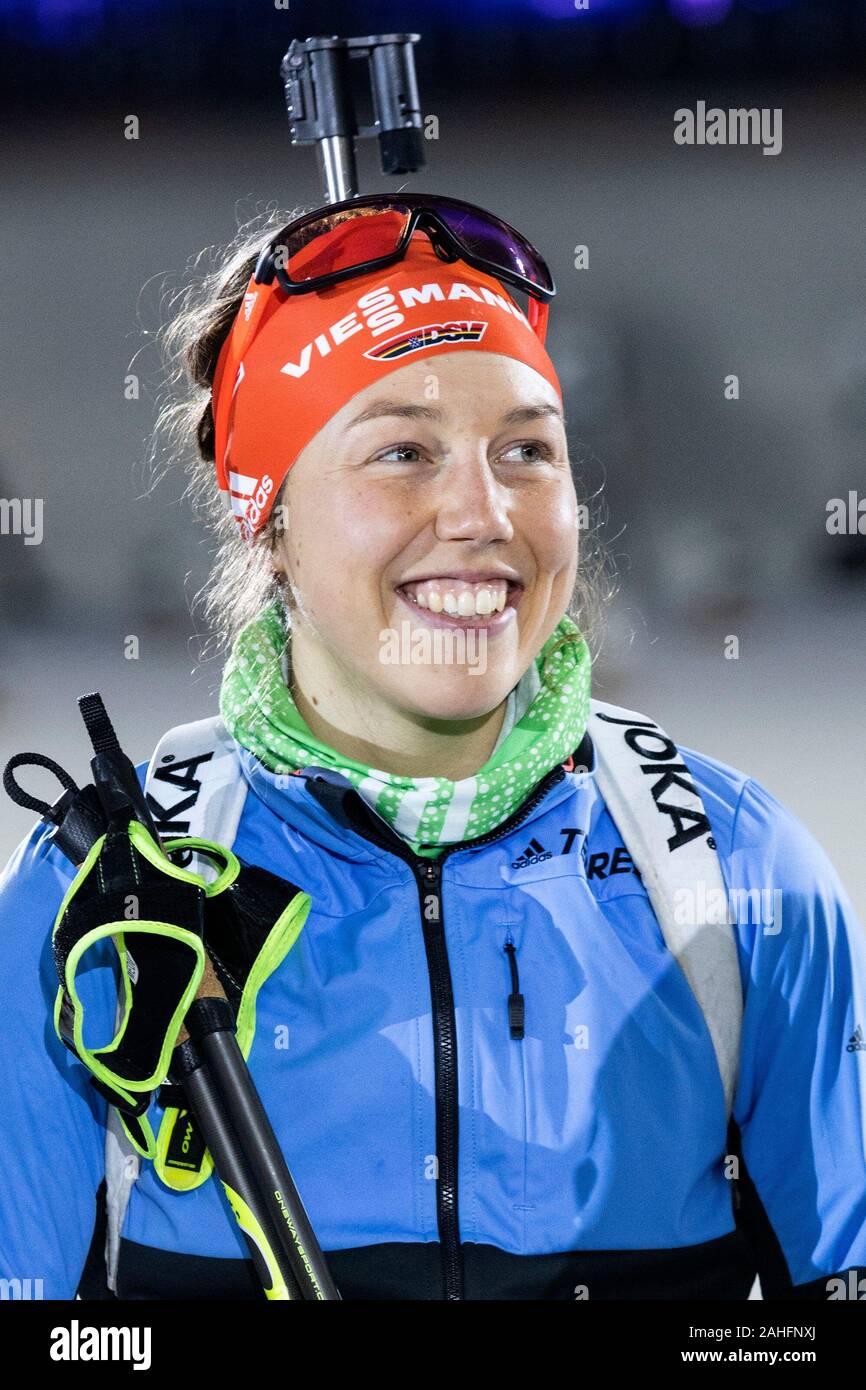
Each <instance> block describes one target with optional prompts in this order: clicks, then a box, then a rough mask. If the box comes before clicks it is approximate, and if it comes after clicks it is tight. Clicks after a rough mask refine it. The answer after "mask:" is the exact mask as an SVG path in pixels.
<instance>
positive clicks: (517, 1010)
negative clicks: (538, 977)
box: [503, 940, 526, 1042]
mask: <svg viewBox="0 0 866 1390" xmlns="http://www.w3.org/2000/svg"><path fill="white" fill-rule="evenodd" d="M503 949H504V951H505V953H506V955H507V956H508V966H509V969H510V970H511V993H510V994H509V996H508V1028H509V1031H510V1033H511V1036H512V1038H515V1039H517V1041H518V1042H519V1041H520V1040H521V1039H522V1037H523V1023H524V1017H525V1012H526V1010H525V1001H524V998H523V995H522V994H521V993H520V978H519V976H518V974H517V950H516V948H515V945H514V942H513V941H511V940H508V941H506V943H505V946H504V947H503Z"/></svg>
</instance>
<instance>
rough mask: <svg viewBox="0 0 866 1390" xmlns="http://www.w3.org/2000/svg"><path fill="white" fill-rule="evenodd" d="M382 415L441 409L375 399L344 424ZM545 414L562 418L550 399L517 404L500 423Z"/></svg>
mask: <svg viewBox="0 0 866 1390" xmlns="http://www.w3.org/2000/svg"><path fill="white" fill-rule="evenodd" d="M384 415H396V416H398V417H399V418H401V419H404V420H440V419H441V418H442V412H441V410H437V409H436V408H435V407H434V406H430V405H407V404H405V403H404V402H401V401H376V402H374V404H373V405H370V406H368V407H367V409H366V410H362V411H361V413H360V415H356V416H355V417H354V418H353V419H352V420H350V421H349V423H348V425H347V426H346V429H347V430H350V429H352V428H353V427H354V426H355V425H363V424H365V423H366V422H367V421H368V420H378V419H379V418H380V417H381V416H384ZM547 415H553V416H555V417H556V419H558V420H564V416H563V413H562V410H561V409H560V407H559V406H558V405H553V404H552V403H551V402H550V401H539V402H538V403H537V404H533V405H518V406H515V408H514V409H513V410H509V411H507V413H506V414H505V415H503V416H502V419H501V421H500V423H501V424H502V425H517V424H521V423H522V422H523V421H524V420H541V419H543V418H544V417H545V416H547Z"/></svg>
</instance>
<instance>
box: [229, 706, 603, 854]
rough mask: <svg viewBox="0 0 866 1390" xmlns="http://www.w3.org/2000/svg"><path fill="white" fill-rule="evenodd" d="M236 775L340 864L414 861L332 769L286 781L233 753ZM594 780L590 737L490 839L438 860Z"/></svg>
mask: <svg viewBox="0 0 866 1390" xmlns="http://www.w3.org/2000/svg"><path fill="white" fill-rule="evenodd" d="M238 755H239V758H240V764H241V770H242V772H243V775H244V778H245V780H246V782H247V783H248V785H249V787H250V790H251V791H252V792H253V793H254V794H255V795H256V796H257V797H258V798H259V799H260V800H261V801H263V802H264V803H265V805H266V806H267V807H268V809H269V810H270V811H271V812H272V813H273V814H274V815H275V816H277V817H279V819H281V820H283V821H285V822H286V823H287V824H288V825H289V826H290V827H291V828H292V829H294V830H297V831H298V832H299V833H301V834H303V835H305V836H307V837H308V838H309V839H312V840H314V841H315V842H316V843H317V844H319V845H320V846H321V847H322V848H323V849H325V850H326V851H327V852H329V853H332V854H336V855H337V856H338V857H341V858H349V859H352V860H356V861H359V862H360V861H368V862H369V861H371V860H378V859H380V858H381V855H382V853H383V851H384V852H385V853H388V854H393V855H394V856H395V857H397V858H398V859H405V860H407V861H409V862H412V861H414V859H415V855H414V854H413V853H412V850H411V849H410V847H409V845H407V843H406V841H405V840H403V839H402V838H401V837H400V836H399V835H397V834H396V833H395V832H394V831H393V830H392V829H391V827H390V825H388V823H387V821H385V820H383V819H382V817H381V816H378V815H377V814H376V813H375V811H373V810H371V809H370V807H369V806H368V805H367V803H366V802H365V801H364V799H363V798H362V797H361V796H360V795H359V793H358V792H357V791H356V790H355V788H354V787H353V786H352V784H351V782H349V780H348V779H347V778H346V777H344V776H343V775H342V773H340V772H337V771H335V770H334V769H332V768H323V767H307V768H304V769H303V770H302V771H301V772H300V773H297V774H293V775H291V776H285V775H283V776H279V775H277V774H275V773H273V772H271V771H270V770H269V769H268V768H267V767H265V765H264V763H262V762H260V761H259V759H258V758H257V757H256V756H255V754H253V753H251V752H250V751H249V750H248V749H246V748H242V747H240V746H239V747H238ZM590 779H592V781H594V780H595V751H594V749H593V746H592V739H591V738H590V735H589V733H588V732H587V733H585V734H584V736H583V739H582V740H581V743H580V746H579V747H578V748H577V749H576V750H575V752H574V754H573V755H572V757H571V759H570V760H569V763H566V764H565V765H564V766H563V767H558V768H553V769H552V770H551V771H550V772H548V773H547V774H546V775H545V776H544V777H543V778H542V779H541V781H540V782H539V783H538V784H537V785H536V786H535V787H534V788H533V790H532V791H531V792H530V794H529V796H528V797H527V798H526V800H525V801H524V802H523V803H522V805H521V806H519V807H518V808H517V810H516V811H515V812H514V813H513V814H512V815H511V816H509V817H508V819H507V820H506V821H504V822H503V824H502V825H501V826H499V827H497V829H496V830H494V831H492V832H491V833H490V834H489V835H484V836H482V837H481V838H480V839H478V840H474V841H473V840H465V841H463V842H462V843H460V844H455V845H449V846H448V847H447V848H446V849H445V851H444V853H443V855H441V856H440V859H441V858H443V857H446V856H450V855H452V854H455V853H457V852H459V851H467V852H472V851H474V850H478V849H481V848H482V847H483V846H484V845H486V844H489V843H490V842H491V841H493V840H498V839H500V838H504V837H505V836H506V835H507V834H508V833H509V831H510V830H511V829H512V828H514V827H516V826H517V825H518V824H520V825H524V824H529V823H530V822H531V821H532V820H534V819H535V818H536V817H537V816H540V815H543V814H544V813H545V812H546V811H548V810H549V809H550V807H551V806H554V805H556V804H557V803H558V802H560V801H562V800H564V799H565V798H566V797H567V796H569V795H571V794H572V792H573V791H574V789H575V786H576V785H584V784H585V783H586V782H588V781H589V780H590Z"/></svg>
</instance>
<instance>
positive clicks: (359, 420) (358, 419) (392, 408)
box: [346, 401, 442, 430]
mask: <svg viewBox="0 0 866 1390" xmlns="http://www.w3.org/2000/svg"><path fill="white" fill-rule="evenodd" d="M380 415H399V416H401V417H402V418H403V419H406V420H416V419H422V420H438V419H440V418H441V415H442V412H441V410H435V409H434V408H433V406H430V405H405V404H403V403H401V402H400V401H376V402H375V403H374V404H373V405H370V406H368V407H367V409H366V410H362V411H361V413H360V415H356V416H355V417H354V419H352V420H350V421H349V423H348V425H347V426H346V429H347V430H350V429H352V428H353V426H355V425H363V424H364V423H365V422H366V421H367V420H377V419H378V418H379V416H380Z"/></svg>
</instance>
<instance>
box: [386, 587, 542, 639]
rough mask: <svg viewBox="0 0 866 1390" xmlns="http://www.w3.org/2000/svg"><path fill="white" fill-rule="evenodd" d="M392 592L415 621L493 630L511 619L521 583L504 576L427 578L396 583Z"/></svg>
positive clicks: (438, 625) (519, 598) (521, 590)
mask: <svg viewBox="0 0 866 1390" xmlns="http://www.w3.org/2000/svg"><path fill="white" fill-rule="evenodd" d="M396 593H397V594H398V595H399V596H400V598H401V599H402V601H403V603H404V604H405V605H406V607H407V608H409V609H411V611H412V614H413V616H414V617H415V618H416V620H419V621H421V622H424V623H429V624H430V625H431V626H433V627H449V628H485V629H487V630H488V631H493V632H495V631H497V630H498V629H499V628H501V627H505V626H506V625H507V624H508V623H510V622H512V621H513V618H514V612H515V609H516V608H517V606H518V604H519V603H520V600H521V598H522V596H523V585H522V584H517V583H513V582H512V581H511V580H504V579H488V580H478V581H475V582H467V581H465V580H449V579H447V578H446V579H427V580H423V581H421V582H419V583H413V584H404V585H400V586H399V587H398V588H397V590H396ZM449 609H450V610H451V611H450V612H449V611H448V610H449ZM455 610H456V611H455ZM479 610H480V611H479Z"/></svg>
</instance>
